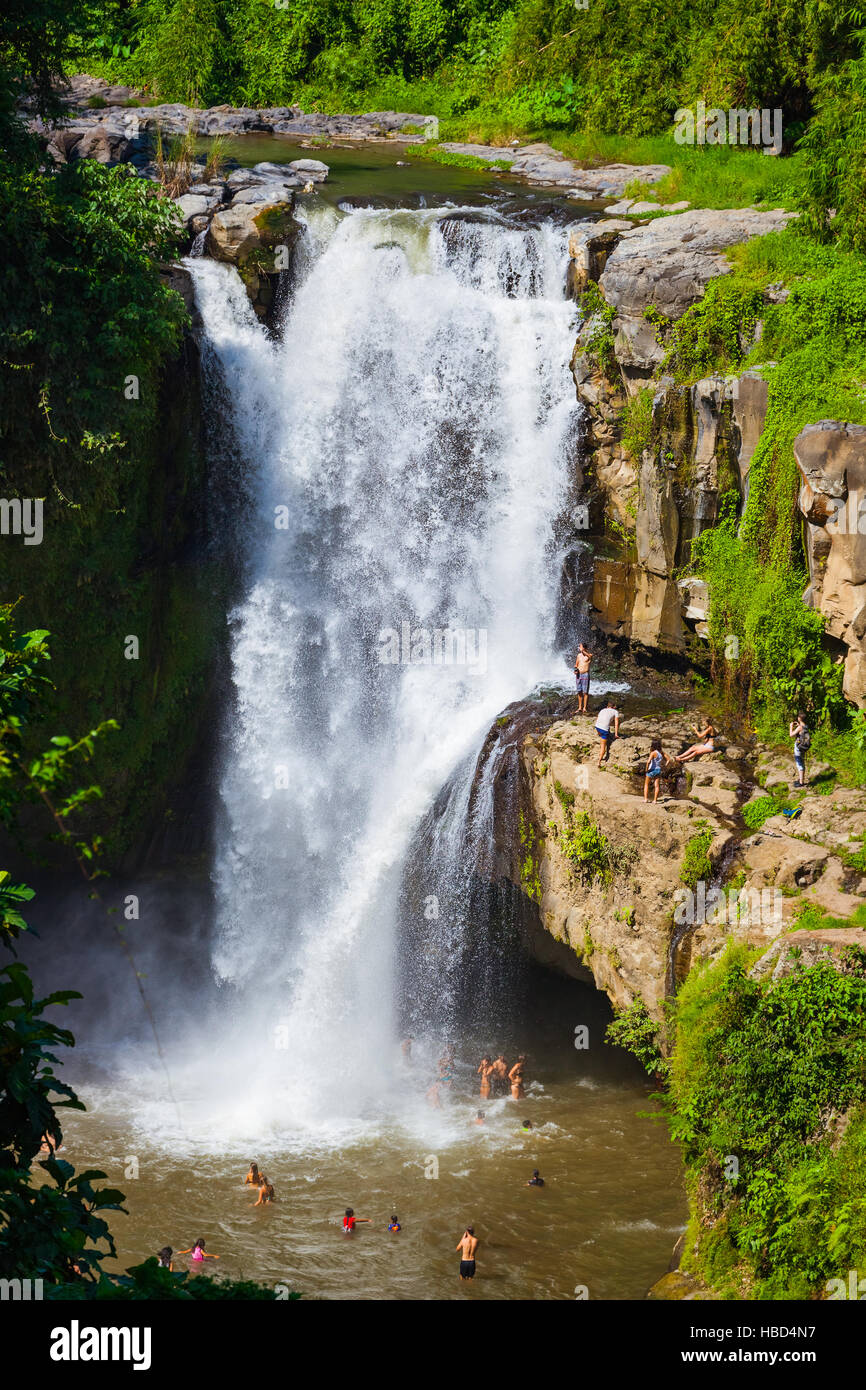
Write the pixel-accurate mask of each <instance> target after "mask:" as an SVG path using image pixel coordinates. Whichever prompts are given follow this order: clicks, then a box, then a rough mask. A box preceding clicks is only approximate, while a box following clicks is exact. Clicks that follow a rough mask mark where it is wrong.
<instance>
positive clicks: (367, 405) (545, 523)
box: [188, 210, 578, 1129]
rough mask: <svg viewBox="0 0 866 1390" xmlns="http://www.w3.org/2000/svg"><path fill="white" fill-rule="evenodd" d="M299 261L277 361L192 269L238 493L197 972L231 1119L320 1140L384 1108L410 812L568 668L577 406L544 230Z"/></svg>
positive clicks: (349, 249)
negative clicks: (213, 901)
mask: <svg viewBox="0 0 866 1390" xmlns="http://www.w3.org/2000/svg"><path fill="white" fill-rule="evenodd" d="M305 243H306V250H305V265H304V271H303V278H302V280H301V283H300V284H298V285H297V286H296V288H295V290H294V293H293V297H292V302H291V305H290V308H289V312H288V317H287V320H286V322H285V325H284V332H283V335H282V340H281V341H280V342H275V341H273V340H271V339H269V337H268V336H267V334H266V332H265V330H264V329H263V328H262V327H261V325H260V324H259V323H258V322H257V320H256V318H255V316H254V314H253V312H252V309H251V308H250V305H249V302H248V300H247V297H246V294H245V292H244V290H243V288H242V286H241V284H240V281H239V279H238V277H237V275H236V274H235V272H234V271H233V270H230V269H228V268H226V267H224V266H220V265H217V264H215V263H213V262H211V261H207V260H200V259H199V260H195V261H192V262H190V263H188V264H189V266H190V270H191V272H192V274H193V275H194V278H195V284H196V293H197V300H198V304H199V308H200V311H201V314H202V317H203V320H204V325H205V330H206V333H207V335H208V338H209V341H210V349H211V351H212V352H213V353H214V354H215V355H216V357H217V359H218V361H219V363H220V367H221V371H222V374H223V377H224V381H225V385H226V387H227V389H228V392H229V394H230V396H231V399H232V403H233V416H234V428H235V431H236V434H237V438H238V441H239V445H240V449H241V452H242V454H243V455H244V457H245V459H246V460H247V465H248V467H249V469H250V470H251V475H252V476H251V479H250V486H251V490H252V494H253V495H254V496H255V499H256V502H255V515H254V516H252V517H251V518H250V524H249V526H248V529H247V534H248V536H249V554H248V556H247V557H246V560H247V582H246V590H245V593H244V596H243V598H242V600H241V601H240V602H239V604H238V606H237V608H236V610H235V611H234V612H233V613H232V615H231V629H232V648H231V660H232V674H233V681H234V690H233V692H232V694H231V700H230V710H229V713H228V716H227V734H226V748H225V755H224V770H223V776H222V815H221V823H220V829H219V839H218V848H217V858H216V867H215V884H216V894H217V906H218V922H217V931H216V937H215V940H214V944H213V965H214V967H215V970H216V972H217V974H218V976H219V977H220V978H221V979H222V980H224V981H225V982H227V984H229V985H231V986H232V987H233V990H232V991H229V993H230V994H231V998H232V1007H233V1011H234V1019H235V1027H236V1032H235V1033H234V1034H233V1035H232V1037H233V1041H232V1044H231V1051H232V1054H233V1056H234V1058H235V1061H236V1062H237V1061H238V1060H240V1064H241V1065H240V1066H239V1067H238V1068H237V1069H236V1071H235V1075H236V1076H242V1077H243V1083H242V1084H243V1087H244V1090H245V1092H246V1093H247V1094H246V1100H245V1106H246V1112H247V1113H248V1114H249V1113H251V1111H255V1112H256V1113H258V1112H259V1111H260V1110H263V1111H269V1112H270V1115H271V1116H273V1115H274V1114H278V1115H279V1116H280V1117H281V1118H282V1119H284V1120H287V1121H290V1122H291V1124H292V1125H293V1126H307V1125H309V1126H314V1127H317V1128H320V1129H321V1127H322V1126H325V1125H328V1126H332V1125H333V1124H334V1122H335V1121H340V1120H345V1121H346V1122H351V1121H353V1120H356V1119H358V1118H359V1117H364V1116H367V1115H371V1114H373V1113H375V1112H378V1111H380V1110H381V1108H382V1107H383V1106H385V1105H387V1097H388V1094H389V1084H390V1077H391V1071H392V1067H393V1061H394V1042H395V1032H394V1030H395V997H396V994H397V993H398V991H399V979H398V978H397V976H396V970H395V935H396V931H397V912H398V903H399V897H400V879H401V872H402V867H403V863H404V859H405V856H406V853H407V849H408V846H409V843H410V841H411V837H412V835H413V833H414V832H415V830H416V828H417V826H418V824H419V822H420V820H421V819H422V817H423V816H424V814H425V813H426V812H427V811H428V809H429V808H430V806H431V805H432V803H433V802H434V800H435V798H436V796H437V793H439V792H440V790H441V788H442V787H443V785H444V784H445V783H446V781H447V780H448V779H449V777H450V776H451V775H452V774H453V772H454V770H455V768H456V767H458V766H459V765H460V764H461V763H467V766H468V765H469V763H470V762H471V759H470V756H469V755H470V754H471V753H472V752H473V750H475V749H477V747H478V745H479V742H480V739H481V737H482V736H483V734H484V732H485V730H486V729H487V727H488V726H489V724H490V722H491V720H492V719H493V718H494V717H495V716H496V715H497V713H498V712H499V711H500V710H501V709H502V708H503V707H504V706H505V705H507V704H508V703H509V702H511V701H513V700H515V699H518V698H520V697H522V696H524V695H526V694H527V693H528V692H529V691H530V690H531V689H532V688H533V687H534V686H536V685H537V684H538V683H539V682H540V681H551V680H552V681H561V680H562V679H563V678H564V677H565V676H566V675H567V668H566V666H565V665H564V663H563V661H562V658H561V657H560V656H558V655H557V653H556V650H555V625H556V604H557V594H558V587H559V578H560V567H561V559H562V557H561V555H560V554H559V553H558V552H557V547H556V545H555V543H554V540H553V523H554V521H555V519H556V517H557V515H558V513H559V512H560V511H561V510H562V508H563V506H564V504H565V501H566V498H567V494H568V489H569V477H570V463H571V461H572V460H573V455H574V448H575V442H576V429H577V419H578V406H577V403H576V399H575V391H574V385H573V382H572V380H571V377H570V375H569V371H568V365H567V364H568V360H569V355H570V351H571V348H572V345H573V342H574V336H575V306H574V305H573V304H572V303H570V302H568V301H567V300H566V299H565V297H564V294H563V276H564V267H565V264H566V247H565V233H564V232H563V231H562V230H561V229H555V228H553V227H542V228H540V229H537V230H527V229H516V228H513V227H509V226H505V225H501V224H499V223H498V222H497V221H496V219H495V218H492V219H488V220H486V221H483V220H471V219H470V220H461V215H459V214H458V215H455V214H454V213H449V214H447V215H446V214H443V212H442V211H441V210H439V211H421V212H405V211H399V212H393V211H387V212H386V211H369V210H364V211H359V212H356V213H354V214H352V215H350V216H346V217H343V218H342V219H339V218H337V216H336V215H335V214H333V213H327V212H322V213H321V214H320V215H319V218H318V220H317V221H316V222H315V223H311V225H310V227H309V229H308V232H307V235H306V237H305ZM443 631H445V632H446V634H450V635H446V637H445V638H444V639H443V638H442V637H441V634H442V633H443ZM437 632H438V633H439V634H440V637H439V638H438V642H439V643H440V646H439V647H438V648H437V638H436V637H435V635H434V634H435V633H437ZM425 634H426V636H425ZM407 639H408V640H407ZM443 640H444V643H445V648H446V653H447V652H448V651H449V650H450V652H451V654H452V655H454V656H455V657H456V660H454V661H452V662H448V661H447V660H443V659H439V660H437V659H436V657H437V655H438V656H439V657H440V658H441V657H442V655H443V653H442V649H441V643H442V642H443ZM452 644H453V645H452ZM464 649H465V659H463V660H462V661H461V658H463V657H464ZM395 657H396V660H393V658H395ZM226 1085H227V1086H230V1085H231V1082H230V1080H229V1079H228V1078H227V1079H226Z"/></svg>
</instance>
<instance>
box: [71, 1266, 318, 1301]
mask: <svg viewBox="0 0 866 1390" xmlns="http://www.w3.org/2000/svg"><path fill="white" fill-rule="evenodd" d="M45 1296H46V1298H47V1299H49V1300H51V1301H70V1300H75V1301H79V1302H80V1301H86V1302H95V1303H105V1302H107V1301H109V1302H124V1303H134V1302H140V1301H142V1300H151V1299H156V1300H157V1301H159V1302H161V1303H164V1302H166V1301H171V1302H175V1301H176V1302H182V1303H190V1302H199V1303H201V1302H204V1303H213V1302H226V1301H231V1302H232V1303H236V1302H237V1301H238V1300H241V1301H242V1302H245V1303H249V1302H256V1303H265V1302H273V1301H274V1300H276V1299H277V1298H278V1297H281V1301H285V1302H287V1303H288V1302H295V1301H297V1299H299V1298H301V1297H302V1295H301V1294H299V1293H295V1292H293V1291H287V1292H285V1293H283V1294H282V1295H281V1296H280V1295H278V1293H277V1290H276V1289H274V1288H270V1287H269V1286H268V1285H266V1284H256V1283H254V1282H253V1281H252V1280H251V1279H213V1278H211V1277H210V1276H209V1275H207V1274H189V1273H188V1271H186V1270H177V1271H174V1272H172V1271H171V1270H168V1269H164V1268H163V1267H162V1265H160V1263H159V1261H158V1260H157V1258H156V1256H155V1255H152V1256H151V1257H150V1259H148V1260H145V1261H144V1262H143V1264H140V1265H133V1266H132V1267H131V1268H130V1269H128V1270H127V1271H126V1274H119V1275H118V1274H112V1275H110V1276H107V1275H105V1274H103V1275H102V1276H101V1277H100V1279H99V1280H98V1282H96V1283H92V1282H88V1283H84V1282H81V1281H77V1282H76V1283H73V1284H56V1285H52V1286H50V1287H49V1288H48V1289H47V1290H46V1291H45Z"/></svg>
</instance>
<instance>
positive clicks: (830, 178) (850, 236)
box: [800, 16, 866, 251]
mask: <svg viewBox="0 0 866 1390" xmlns="http://www.w3.org/2000/svg"><path fill="white" fill-rule="evenodd" d="M862 21H863V17H862V16H861V17H860V21H859V22H860V23H861V24H862ZM815 105H816V112H815V116H814V119H813V120H812V121H811V123H810V125H809V128H808V130H807V131H806V133H805V135H804V137H803V141H802V145H803V149H804V151H805V153H806V155H807V156H808V163H807V170H808V177H807V183H806V188H805V189H804V191H803V194H802V197H801V200H800V201H801V207H802V209H803V224H802V230H803V232H804V233H806V234H807V235H811V236H816V237H818V238H819V239H820V240H821V241H825V242H831V241H835V242H837V243H838V245H840V246H842V247H845V248H847V249H852V250H857V251H866V197H864V192H866V55H864V53H863V50H862V35H861V51H860V53H859V54H858V56H857V57H856V58H849V59H848V61H847V62H845V63H843V64H841V66H839V67H835V66H834V67H832V68H829V69H828V70H825V71H823V72H822V73H821V74H820V76H819V77H818V79H817V81H816V92H815ZM831 212H832V213H833V214H834V215H833V216H831Z"/></svg>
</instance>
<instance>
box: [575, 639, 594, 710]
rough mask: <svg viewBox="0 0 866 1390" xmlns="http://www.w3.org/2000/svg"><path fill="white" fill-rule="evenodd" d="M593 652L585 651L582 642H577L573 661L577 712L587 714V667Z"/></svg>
mask: <svg viewBox="0 0 866 1390" xmlns="http://www.w3.org/2000/svg"><path fill="white" fill-rule="evenodd" d="M592 660H593V654H592V652H589V651H587V649H586V647H585V646H584V644H583V642H578V644H577V657H576V659H575V663H574V674H575V678H576V680H577V712H578V714H587V713H588V710H587V708H586V703H587V700H588V699H589V668H590V666H591V665H592Z"/></svg>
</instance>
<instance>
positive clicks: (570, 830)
mask: <svg viewBox="0 0 866 1390" xmlns="http://www.w3.org/2000/svg"><path fill="white" fill-rule="evenodd" d="M562 807H563V810H564V811H565V825H564V826H563V827H562V828H561V829H560V830H559V832H558V833H559V846H560V849H561V850H562V853H563V854H564V855H565V857H566V859H568V861H569V863H570V864H571V866H572V869H573V870H574V874H575V877H576V878H577V879H578V881H579V882H581V883H583V884H585V885H586V886H587V887H589V886H591V885H592V884H593V883H595V882H596V881H598V882H600V883H601V884H602V885H603V886H607V885H608V884H610V883H611V882H612V881H613V879H614V878H615V877H616V876H617V875H618V874H625V873H627V872H628V870H629V869H630V868H631V866H632V865H633V864H634V862H635V860H636V859H637V856H638V850H637V847H636V846H634V845H622V846H619V847H617V846H615V845H613V844H612V843H611V841H610V840H609V839H608V838H607V836H606V835H605V834H604V832H603V831H602V830H601V828H600V827H599V826H598V825H596V823H595V821H593V820H592V819H591V817H590V815H589V812H588V811H581V812H579V813H578V814H577V815H576V816H575V815H574V814H573V813H572V808H571V805H570V804H568V803H567V802H566V801H565V800H562ZM553 829H554V831H555V830H556V827H555V826H554V827H553Z"/></svg>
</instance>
